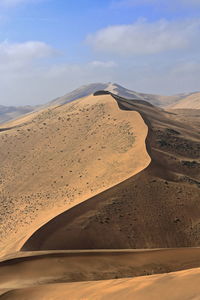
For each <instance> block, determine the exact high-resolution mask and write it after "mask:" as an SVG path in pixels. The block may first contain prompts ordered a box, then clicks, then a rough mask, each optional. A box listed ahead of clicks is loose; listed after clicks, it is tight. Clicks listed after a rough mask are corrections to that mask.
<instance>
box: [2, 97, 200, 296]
mask: <svg viewBox="0 0 200 300" xmlns="http://www.w3.org/2000/svg"><path fill="white" fill-rule="evenodd" d="M192 111H193V110H192ZM196 111H197V112H196V113H195V114H193V113H192V112H190V113H189V116H190V117H189V118H188V116H187V114H185V113H183V112H181V113H179V112H178V111H177V110H170V111H168V112H166V111H163V110H162V109H160V108H156V107H153V106H152V105H150V104H149V103H145V102H143V101H132V100H125V99H122V98H120V97H117V96H116V97H114V98H113V97H112V96H111V95H101V96H96V97H93V96H90V97H86V98H83V99H79V100H77V101H75V102H73V103H69V104H66V105H64V106H60V107H51V108H47V109H44V110H42V111H39V112H37V113H34V114H32V115H29V116H25V117H24V118H22V119H21V120H20V119H19V120H17V121H15V122H11V123H9V124H5V125H4V131H1V132H0V140H1V144H0V151H1V154H2V155H1V157H0V164H1V171H2V179H1V185H0V192H1V196H2V197H1V200H2V204H1V207H2V211H1V219H2V223H1V234H0V238H1V260H0V293H1V296H0V299H11V300H12V299H13V300H17V299H20V300H23V299H24V300H25V299H26V300H28V299H30V300H34V299H40V300H41V299H48V300H49V299H52V300H53V299H55V300H59V299H70V300H71V299H72V300H73V299H76V300H77V299H81V300H83V299H87V300H88V299H89V300H90V299H91V300H94V299H138V300H146V299H155V300H156V299H164V300H165V299H167V300H168V299H170V300H175V299H184V300H186V299H188V300H189V299H199V298H198V297H199V292H200V290H199V285H198V282H199V278H200V277H199V275H200V271H199V269H198V267H200V261H199V254H200V250H199V248H198V247H197V248H189V247H193V246H199V245H200V237H199V236H200V235H199V233H200V226H199V224H200V218H199V215H200V208H199V198H200V190H199V186H200V172H199V167H200V161H199V150H200V148H199V129H198V128H199V127H198V121H197V118H198V115H197V114H198V110H196ZM161 247H163V248H172V247H187V248H176V249H152V250H149V248H161ZM131 248H132V249H133V248H137V249H138V250H131ZM139 248H146V250H145V249H143V250H139ZM62 249H63V251H61V250H62ZM67 249H70V250H69V251H67ZM72 249H87V250H85V251H83V250H80V251H79V250H77V251H72ZM89 249H95V250H93V251H92V250H89ZM98 249H104V250H98ZM105 249H110V250H105ZM113 249H117V250H113ZM120 249H122V250H120ZM125 249H126V250H125ZM128 249H130V250H128ZM19 250H23V251H26V252H21V251H19ZM44 250H45V251H44ZM51 250H54V251H51ZM191 268H193V269H191ZM180 270H184V271H181V272H176V273H169V272H174V271H180ZM160 273H166V274H164V275H160ZM167 273H168V274H167ZM152 274H157V275H153V276H151V275H152ZM144 275H148V276H144ZM127 277H130V278H127ZM133 277H134V278H133ZM117 278H120V279H117ZM108 279H109V280H108ZM110 279H112V280H110ZM96 280H99V281H96Z"/></svg>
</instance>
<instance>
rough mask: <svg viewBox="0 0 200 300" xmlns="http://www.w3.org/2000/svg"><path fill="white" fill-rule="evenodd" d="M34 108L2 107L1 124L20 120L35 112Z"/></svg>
mask: <svg viewBox="0 0 200 300" xmlns="http://www.w3.org/2000/svg"><path fill="white" fill-rule="evenodd" d="M34 109H35V107H33V106H19V107H15V106H3V105H0V124H2V123H5V122H8V121H10V120H13V119H16V118H19V117H21V116H23V115H25V114H27V113H30V112H32V111H34Z"/></svg>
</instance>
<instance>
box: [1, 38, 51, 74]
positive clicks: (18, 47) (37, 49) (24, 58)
mask: <svg viewBox="0 0 200 300" xmlns="http://www.w3.org/2000/svg"><path fill="white" fill-rule="evenodd" d="M55 53H56V50H54V49H53V48H52V47H50V46H49V45H47V44H46V43H43V42H39V41H28V42H24V43H9V42H7V41H4V42H2V43H0V70H2V69H6V70H7V69H9V68H11V69H14V68H17V69H19V68H20V67H23V66H24V65H26V64H30V63H31V62H33V61H34V60H36V59H41V58H44V57H50V56H52V55H54V54H55Z"/></svg>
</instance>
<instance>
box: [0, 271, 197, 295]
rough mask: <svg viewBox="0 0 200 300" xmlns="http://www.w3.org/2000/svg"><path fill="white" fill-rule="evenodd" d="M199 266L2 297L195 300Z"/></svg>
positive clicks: (26, 290) (72, 284)
mask: <svg viewBox="0 0 200 300" xmlns="http://www.w3.org/2000/svg"><path fill="white" fill-rule="evenodd" d="M199 278H200V268H198V269H192V270H186V271H181V272H175V273H170V274H164V275H154V276H145V277H138V278H124V279H117V280H116V279H115V280H104V281H93V282H78V283H67V284H66V283H61V284H53V285H46V286H45V285H43V286H39V287H35V288H26V289H19V290H14V291H11V292H7V293H5V294H4V295H2V296H1V297H0V299H2V300H27V299H30V300H38V299H40V300H49V299H51V300H63V299H70V300H86V299H87V300H109V299H112V300H121V299H128V300H133V299H135V300H149V299H154V300H160V299H163V300H180V299H181V300H191V299H192V300H198V299H200V297H199V295H200V285H199Z"/></svg>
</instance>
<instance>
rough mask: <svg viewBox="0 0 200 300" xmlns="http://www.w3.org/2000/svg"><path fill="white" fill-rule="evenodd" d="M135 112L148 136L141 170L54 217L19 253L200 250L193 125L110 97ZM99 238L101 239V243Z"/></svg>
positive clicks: (198, 163) (199, 172)
mask: <svg viewBox="0 0 200 300" xmlns="http://www.w3.org/2000/svg"><path fill="white" fill-rule="evenodd" d="M113 97H115V100H116V101H117V102H118V105H119V107H120V109H122V110H126V111H129V110H133V111H138V112H139V113H140V114H141V115H142V117H143V119H144V121H145V123H146V124H147V125H148V128H149V132H148V137H147V142H146V145H147V150H148V153H149V155H150V156H151V159H152V161H151V164H150V165H149V167H148V168H146V169H145V170H144V171H142V172H140V173H138V174H137V175H135V176H133V177H131V178H129V179H127V180H126V181H124V182H121V183H120V184H118V185H116V186H114V187H112V188H110V189H108V190H106V191H105V192H102V193H100V194H98V195H97V196H94V197H92V198H91V199H89V200H87V201H85V202H84V203H82V204H79V205H77V206H76V207H73V208H72V209H70V210H68V211H66V212H64V213H63V214H61V215H59V216H57V217H56V218H54V219H53V220H51V221H50V222H48V223H47V224H46V225H44V226H43V227H41V228H40V229H39V230H37V231H36V232H35V233H34V234H33V236H32V237H31V238H30V239H29V240H28V241H27V242H26V243H25V245H24V246H23V248H22V249H23V250H30V251H32V250H53V249H109V248H110V249H117V248H119V249H123V248H157V247H190V246H199V245H200V234H199V233H200V217H199V216H200V206H199V199H200V189H199V186H200V160H199V151H200V144H199V139H200V134H199V129H198V126H196V124H197V123H195V122H194V123H193V122H191V124H189V125H188V122H187V118H186V119H184V118H182V117H180V116H179V114H176V113H172V112H166V111H163V110H161V109H159V108H156V107H154V106H152V105H150V104H149V103H146V102H141V101H137V100H135V101H133V100H131V101H130V100H126V99H123V98H120V97H118V96H114V95H113ZM99 237H101V238H99Z"/></svg>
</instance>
